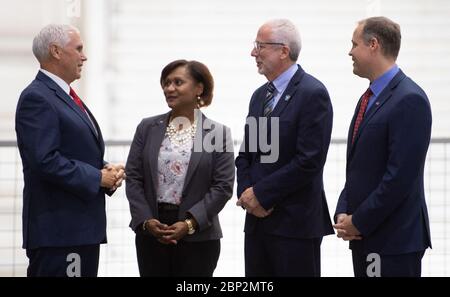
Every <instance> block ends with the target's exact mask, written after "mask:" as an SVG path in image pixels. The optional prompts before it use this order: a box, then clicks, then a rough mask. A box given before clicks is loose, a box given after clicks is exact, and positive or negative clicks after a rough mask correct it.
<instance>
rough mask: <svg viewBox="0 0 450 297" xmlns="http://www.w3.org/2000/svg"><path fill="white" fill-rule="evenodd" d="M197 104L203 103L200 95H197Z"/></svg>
mask: <svg viewBox="0 0 450 297" xmlns="http://www.w3.org/2000/svg"><path fill="white" fill-rule="evenodd" d="M197 105H198V106H199V107H201V106H203V105H205V101H203V99H202V97H200V95H197Z"/></svg>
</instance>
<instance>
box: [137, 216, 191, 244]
mask: <svg viewBox="0 0 450 297" xmlns="http://www.w3.org/2000/svg"><path fill="white" fill-rule="evenodd" d="M144 224H146V225H145V230H148V232H150V233H151V234H152V235H153V236H154V237H155V238H156V239H157V240H158V241H159V242H160V243H162V244H177V243H178V241H179V240H180V239H182V238H183V237H184V236H186V235H187V234H188V231H189V229H188V226H187V224H186V223H185V222H184V221H178V222H176V223H174V224H172V225H170V226H169V225H167V224H163V223H161V222H160V221H158V220H157V219H150V220H147V221H145V222H144Z"/></svg>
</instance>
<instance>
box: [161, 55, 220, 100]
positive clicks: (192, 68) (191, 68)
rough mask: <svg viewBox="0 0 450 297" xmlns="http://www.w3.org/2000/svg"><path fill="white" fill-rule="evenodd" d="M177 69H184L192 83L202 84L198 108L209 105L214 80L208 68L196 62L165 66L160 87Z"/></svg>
mask: <svg viewBox="0 0 450 297" xmlns="http://www.w3.org/2000/svg"><path fill="white" fill-rule="evenodd" d="M178 67H186V69H187V71H188V73H189V75H190V76H191V77H192V78H193V79H194V81H196V82H197V83H201V84H203V93H202V94H200V97H201V100H199V102H198V105H199V107H203V106H208V105H210V104H211V101H212V97H213V89H214V79H213V77H212V75H211V73H210V72H209V70H208V67H206V66H205V64H203V63H200V62H198V61H194V60H192V61H187V60H176V61H173V62H171V63H169V64H167V65H166V67H164V69H163V70H162V71H161V79H160V83H161V86H163V85H164V81H165V80H166V78H167V76H169V74H170V73H172V71H174V70H175V69H177V68H178Z"/></svg>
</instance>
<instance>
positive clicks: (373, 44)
mask: <svg viewBox="0 0 450 297" xmlns="http://www.w3.org/2000/svg"><path fill="white" fill-rule="evenodd" d="M369 47H370V49H372V50H376V49H378V48H380V42H378V39H377V38H376V37H372V38H370V40H369Z"/></svg>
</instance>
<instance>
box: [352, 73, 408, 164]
mask: <svg viewBox="0 0 450 297" xmlns="http://www.w3.org/2000/svg"><path fill="white" fill-rule="evenodd" d="M405 77H406V75H405V74H404V73H403V72H402V71H401V70H399V72H398V73H397V74H396V75H395V76H394V78H393V79H392V80H391V81H390V82H389V84H388V85H387V86H386V87H385V88H384V90H383V91H381V93H380V95H378V97H377V98H376V101H375V102H374V103H373V105H372V106H371V108H370V109H369V110H368V111H367V113H366V114H365V116H364V119H363V121H362V122H361V125H360V126H359V129H358V134H357V135H356V136H355V142H354V143H353V145H351V134H352V132H353V127H354V124H355V118H356V113H357V112H358V110H359V104H358V107H357V109H356V111H355V115H354V116H353V120H352V124H351V126H350V127H351V129H350V131H349V136H348V137H349V138H348V142H347V145H350V146H351V150H350V153H349V154H348V156H350V155H351V153H352V152H353V149H354V147H355V146H356V144H357V142H358V139H359V136H360V135H361V133H362V131H363V130H364V128H365V127H366V126H367V123H369V121H370V119H371V118H372V117H373V116H374V115H375V114H376V113H377V112H378V111H379V110H380V109H381V108H382V106H383V105H384V104H385V103H386V102H387V101H388V99H389V98H390V97H391V96H392V93H393V92H394V89H395V88H396V87H397V85H398V84H399V83H400V82H401V81H402V80H403V79H404V78H405ZM360 101H361V100H360Z"/></svg>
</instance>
